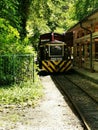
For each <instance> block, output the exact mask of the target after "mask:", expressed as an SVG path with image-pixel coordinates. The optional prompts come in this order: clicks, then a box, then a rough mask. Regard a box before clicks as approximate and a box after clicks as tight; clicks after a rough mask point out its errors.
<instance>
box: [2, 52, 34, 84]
mask: <svg viewBox="0 0 98 130" xmlns="http://www.w3.org/2000/svg"><path fill="white" fill-rule="evenodd" d="M28 79H31V80H32V81H33V82H34V56H33V55H32V54H25V55H0V86H1V85H8V84H12V83H20V82H22V81H27V80H28Z"/></svg>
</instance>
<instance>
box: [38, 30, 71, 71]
mask: <svg viewBox="0 0 98 130" xmlns="http://www.w3.org/2000/svg"><path fill="white" fill-rule="evenodd" d="M72 39H73V34H72V33H70V34H69V33H68V34H59V33H53V32H52V33H45V34H42V35H40V38H39V44H38V64H39V68H40V70H41V71H45V72H49V73H54V72H56V73H57V72H66V71H68V70H70V69H71V68H72V59H71V53H70V46H72ZM70 40H71V41H70Z"/></svg>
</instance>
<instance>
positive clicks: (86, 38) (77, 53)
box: [68, 9, 98, 72]
mask: <svg viewBox="0 0 98 130" xmlns="http://www.w3.org/2000/svg"><path fill="white" fill-rule="evenodd" d="M68 32H73V64H74V66H77V67H79V68H85V69H89V70H91V71H92V72H94V71H96V72H97V71H98V9H97V10H95V11H93V12H92V13H91V14H90V15H89V16H87V17H85V18H84V19H83V20H81V21H79V22H78V23H77V24H76V25H75V26H73V27H72V28H70V29H69V30H68Z"/></svg>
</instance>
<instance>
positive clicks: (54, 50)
mask: <svg viewBox="0 0 98 130" xmlns="http://www.w3.org/2000/svg"><path fill="white" fill-rule="evenodd" d="M63 55H64V47H63V46H61V45H55V46H53V45H50V46H49V56H50V57H62V56H63Z"/></svg>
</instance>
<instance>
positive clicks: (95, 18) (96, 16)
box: [67, 9, 98, 32]
mask: <svg viewBox="0 0 98 130" xmlns="http://www.w3.org/2000/svg"><path fill="white" fill-rule="evenodd" d="M96 22H97V23H98V9H96V10H94V11H93V12H91V13H90V14H89V15H88V16H86V17H85V18H83V19H82V20H81V21H79V22H78V23H77V24H75V25H74V26H72V27H71V28H70V29H68V30H67V32H70V31H74V30H76V29H78V28H80V23H82V24H83V25H84V26H88V24H92V23H96Z"/></svg>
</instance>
